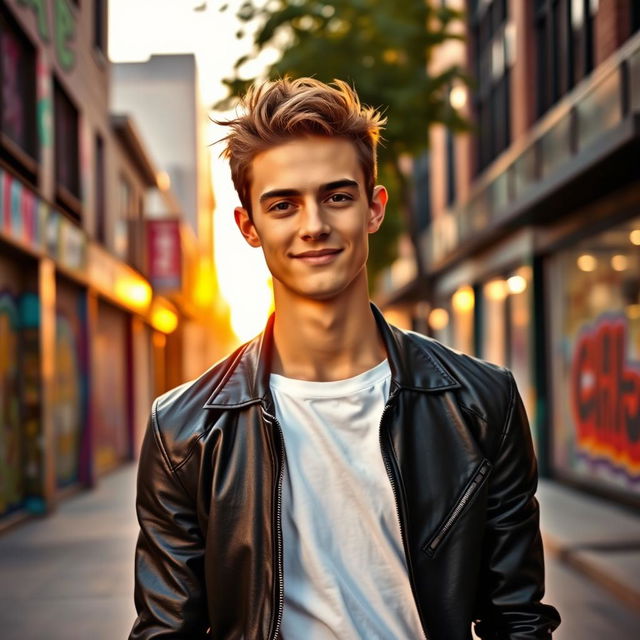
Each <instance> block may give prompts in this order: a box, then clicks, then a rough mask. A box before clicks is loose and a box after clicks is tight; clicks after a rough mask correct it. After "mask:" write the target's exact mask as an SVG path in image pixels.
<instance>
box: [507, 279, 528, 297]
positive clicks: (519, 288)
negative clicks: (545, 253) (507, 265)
mask: <svg viewBox="0 0 640 640" xmlns="http://www.w3.org/2000/svg"><path fill="white" fill-rule="evenodd" d="M507 288H508V289H509V293H513V294H518V293H523V292H524V291H526V290H527V281H526V280H525V278H523V277H522V276H521V275H515V276H511V277H510V278H508V279H507Z"/></svg>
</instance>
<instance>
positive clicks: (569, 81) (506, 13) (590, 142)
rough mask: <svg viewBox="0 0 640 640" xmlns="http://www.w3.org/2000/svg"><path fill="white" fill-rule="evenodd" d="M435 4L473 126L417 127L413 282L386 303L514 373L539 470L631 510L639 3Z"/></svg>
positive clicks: (637, 492)
mask: <svg viewBox="0 0 640 640" xmlns="http://www.w3.org/2000/svg"><path fill="white" fill-rule="evenodd" d="M448 4H449V5H452V6H456V7H458V8H460V9H463V10H464V11H465V12H466V13H465V15H466V19H465V24H464V31H465V35H466V40H465V43H453V44H452V45H447V48H446V49H445V50H443V51H442V52H441V53H442V55H438V56H437V59H436V60H434V61H433V63H432V64H434V65H436V64H449V63H450V62H459V63H461V64H464V65H466V67H467V69H468V70H469V71H470V72H471V74H472V75H473V77H474V79H475V84H474V88H473V90H468V89H466V88H465V87H461V86H454V87H451V93H450V98H451V102H452V104H454V106H456V108H459V109H461V110H462V111H463V112H464V113H465V114H466V115H467V117H468V118H469V119H470V121H471V122H472V123H473V125H474V129H473V131H472V133H471V134H462V135H454V134H452V133H451V132H450V131H447V130H446V129H444V128H442V127H440V128H437V127H436V128H434V129H433V130H432V132H431V134H430V135H431V140H430V143H431V153H430V180H429V190H430V212H431V224H430V225H429V227H428V229H427V230H426V231H425V232H424V233H423V234H422V236H421V237H420V239H419V242H420V247H421V253H422V258H423V263H424V264H425V266H426V269H425V270H426V275H425V276H424V278H422V280H421V281H420V282H417V281H415V282H410V283H401V282H396V283H395V288H396V289H398V290H400V289H402V291H403V295H402V296H396V297H395V298H394V297H393V296H387V298H386V300H385V304H386V306H387V308H388V309H389V310H391V311H395V312H396V313H401V314H403V316H402V317H404V318H406V319H407V323H408V324H412V325H413V326H414V327H415V328H418V329H423V330H427V331H428V332H429V333H430V334H431V335H433V336H434V337H436V338H438V339H440V340H442V341H443V342H445V343H447V344H450V345H451V346H453V347H455V348H457V349H460V350H462V351H465V352H468V353H471V354H475V355H477V356H479V357H482V358H485V359H487V360H490V361H493V362H496V363H498V364H501V365H504V366H507V367H509V368H511V369H512V370H513V372H514V375H515V377H516V380H517V382H518V385H519V388H520V391H521V393H522V395H523V398H524V401H525V405H526V407H527V410H528V413H529V416H530V419H531V423H532V429H533V433H534V439H535V443H536V447H537V450H538V457H539V461H540V464H541V468H542V470H543V472H544V473H545V474H547V475H550V476H552V477H555V478H557V479H559V480H562V481H566V482H569V483H572V484H575V485H577V486H579V487H582V488H585V489H587V490H591V491H596V492H599V493H601V494H604V495H608V496H610V497H611V498H612V499H614V500H620V501H623V502H628V503H631V504H635V505H636V506H637V505H640V5H639V4H638V3H637V2H633V1H632V0H600V1H597V0H524V1H522V2H521V1H520V0H471V1H469V2H462V1H459V2H456V1H450V2H448ZM418 284H419V285H420V287H421V289H420V290H421V291H424V290H427V291H428V294H426V295H423V294H421V295H416V294H415V292H416V291H418ZM412 292H414V293H413V294H412Z"/></svg>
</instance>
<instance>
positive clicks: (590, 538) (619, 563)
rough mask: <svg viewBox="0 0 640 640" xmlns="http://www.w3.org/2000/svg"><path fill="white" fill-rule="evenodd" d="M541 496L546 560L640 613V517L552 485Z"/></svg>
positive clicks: (544, 482) (542, 483)
mask: <svg viewBox="0 0 640 640" xmlns="http://www.w3.org/2000/svg"><path fill="white" fill-rule="evenodd" d="M537 496H538V500H539V502H540V529H541V531H542V537H543V541H544V545H545V552H546V553H547V555H550V556H552V557H555V558H557V559H558V560H559V561H560V562H562V563H563V564H566V565H568V566H571V567H573V568H574V569H575V570H577V571H579V572H581V573H582V574H584V575H585V576H586V577H587V578H589V579H591V580H593V581H594V582H596V583H597V584H599V585H600V586H602V587H603V588H605V589H607V590H609V591H610V592H611V593H612V594H613V595H614V596H615V597H616V598H617V599H619V600H621V601H622V602H625V603H626V604H628V605H629V606H630V607H631V608H632V609H634V610H635V611H639V612H640V514H639V513H637V512H636V513H634V512H633V511H632V510H631V509H630V508H625V507H622V506H617V505H615V504H613V503H611V502H609V501H606V500H604V499H602V498H599V497H595V496H592V495H589V494H587V493H584V492H581V491H577V490H576V489H572V488H569V487H566V486H564V485H561V484H558V483H557V482H553V481H550V480H541V481H540V485H539V488H538V493H537Z"/></svg>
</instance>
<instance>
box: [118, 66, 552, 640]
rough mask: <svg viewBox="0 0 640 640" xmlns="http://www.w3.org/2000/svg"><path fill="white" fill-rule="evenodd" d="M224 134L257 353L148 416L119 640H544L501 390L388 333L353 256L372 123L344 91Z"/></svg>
mask: <svg viewBox="0 0 640 640" xmlns="http://www.w3.org/2000/svg"><path fill="white" fill-rule="evenodd" d="M244 106H245V108H246V113H245V114H244V115H242V116H240V117H238V118H237V119H235V120H233V121H231V122H229V123H227V124H229V125H230V127H231V133H230V134H229V136H228V137H227V139H226V140H227V144H228V146H227V155H228V157H229V159H230V162H231V170H232V175H233V180H234V184H235V186H236V189H237V191H238V194H239V196H240V201H241V203H242V206H241V207H238V208H237V209H236V210H235V219H236V222H237V225H238V228H239V229H240V232H241V233H242V234H243V236H244V237H245V239H246V240H247V242H248V243H249V244H250V245H251V246H253V247H260V248H261V249H262V251H263V252H264V255H265V258H266V261H267V264H268V267H269V269H270V271H271V273H272V275H273V287H274V295H275V309H276V310H275V314H274V315H273V316H272V317H271V319H270V320H269V322H268V324H267V327H266V329H265V330H264V332H263V333H262V334H261V335H260V336H258V337H257V338H256V339H255V340H253V341H251V342H249V343H248V344H246V345H244V346H242V347H240V348H239V349H238V350H237V351H236V352H235V353H233V354H232V355H231V356H229V357H228V358H227V359H225V360H224V361H222V362H220V363H219V364H217V365H215V366H214V367H213V368H212V369H211V370H209V371H208V372H206V373H205V374H204V375H203V376H201V377H200V378H199V379H198V380H196V381H195V382H191V383H187V384H185V385H183V386H181V387H179V388H177V389H175V390H173V391H170V392H169V393H167V394H165V395H164V396H162V397H160V398H159V399H158V400H156V401H155V403H154V405H153V410H152V416H151V420H150V425H149V429H148V432H147V435H146V438H145V442H144V445H143V449H142V454H141V459H140V469H139V481H138V501H137V509H138V517H139V520H140V526H141V533H140V538H139V542H138V547H137V552H136V593H135V599H136V608H137V610H138V614H139V615H138V619H137V620H136V622H135V625H134V628H133V631H132V633H131V636H130V638H131V639H133V640H138V639H142V638H144V639H150V638H172V639H177V638H184V639H185V640H186V639H189V640H195V639H197V638H219V639H224V640H234V639H241V638H242V639H246V640H262V639H265V640H267V639H275V638H284V640H301V639H303V638H312V639H314V640H330V639H334V640H335V639H337V640H356V639H363V640H376V639H377V640H408V639H415V638H429V639H430V640H469V639H470V638H471V625H472V623H473V622H475V623H476V625H475V629H476V633H477V634H478V635H479V636H480V637H481V638H486V639H489V638H491V639H496V640H497V639H500V640H506V639H513V640H516V639H517V640H530V639H533V638H549V637H550V636H551V632H552V631H553V629H554V628H555V627H556V626H557V624H558V622H559V617H558V614H557V612H556V611H555V610H554V609H553V608H552V607H550V606H547V605H543V604H541V602H540V599H541V597H542V595H543V591H544V586H543V583H544V570H543V559H542V546H541V541H540V532H539V528H538V507H537V503H536V501H535V498H534V492H535V489H536V466H535V459H534V454H533V449H532V446H531V438H530V434H529V428H528V425H527V420H526V416H525V414H524V410H523V407H522V403H521V401H520V398H519V395H518V392H517V390H516V386H515V384H514V381H513V378H512V376H511V374H510V373H509V372H508V371H506V370H504V369H501V368H499V367H495V366H492V365H489V364H487V363H484V362H480V361H478V360H475V359H473V358H471V357H468V356H465V355H462V354H459V353H456V352H453V351H451V350H449V349H447V348H446V347H444V346H442V345H440V344H438V343H437V342H435V341H433V340H430V339H428V338H425V337H423V336H419V335H417V334H413V333H407V332H404V331H400V330H399V329H396V328H394V327H392V326H390V325H388V324H387V323H386V322H385V320H384V319H383V317H382V315H381V314H380V312H379V311H378V310H377V309H376V308H375V307H374V306H372V305H371V304H370V302H369V299H368V295H367V275H366V262H367V253H368V235H369V234H371V233H375V232H376V231H377V230H378V229H379V228H380V225H381V223H382V220H383V218H384V212H385V205H386V202H387V192H386V190H385V188H384V187H382V186H375V175H376V159H375V158H376V156H375V148H376V143H377V140H378V136H379V130H380V128H381V126H382V124H383V120H382V118H381V117H380V115H379V114H377V113H376V112H375V111H374V110H373V109H369V108H364V107H362V106H361V105H360V103H359V101H358V98H357V96H356V95H355V93H354V92H353V91H352V90H351V89H350V88H349V87H348V86H347V85H346V84H344V83H342V82H338V81H336V82H335V83H334V84H333V85H331V86H328V85H325V84H322V83H320V82H318V81H316V80H313V79H308V78H306V79H299V80H291V79H283V80H279V81H277V82H275V83H272V84H267V85H263V86H261V87H259V88H254V89H253V90H252V91H250V92H249V94H248V96H247V98H246V100H245V103H244Z"/></svg>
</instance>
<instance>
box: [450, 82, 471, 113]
mask: <svg viewBox="0 0 640 640" xmlns="http://www.w3.org/2000/svg"><path fill="white" fill-rule="evenodd" d="M449 102H450V103H451V106H452V107H453V108H454V109H462V107H464V105H465V104H467V90H466V88H465V87H463V86H462V85H456V86H455V87H453V89H451V91H450V92H449Z"/></svg>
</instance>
